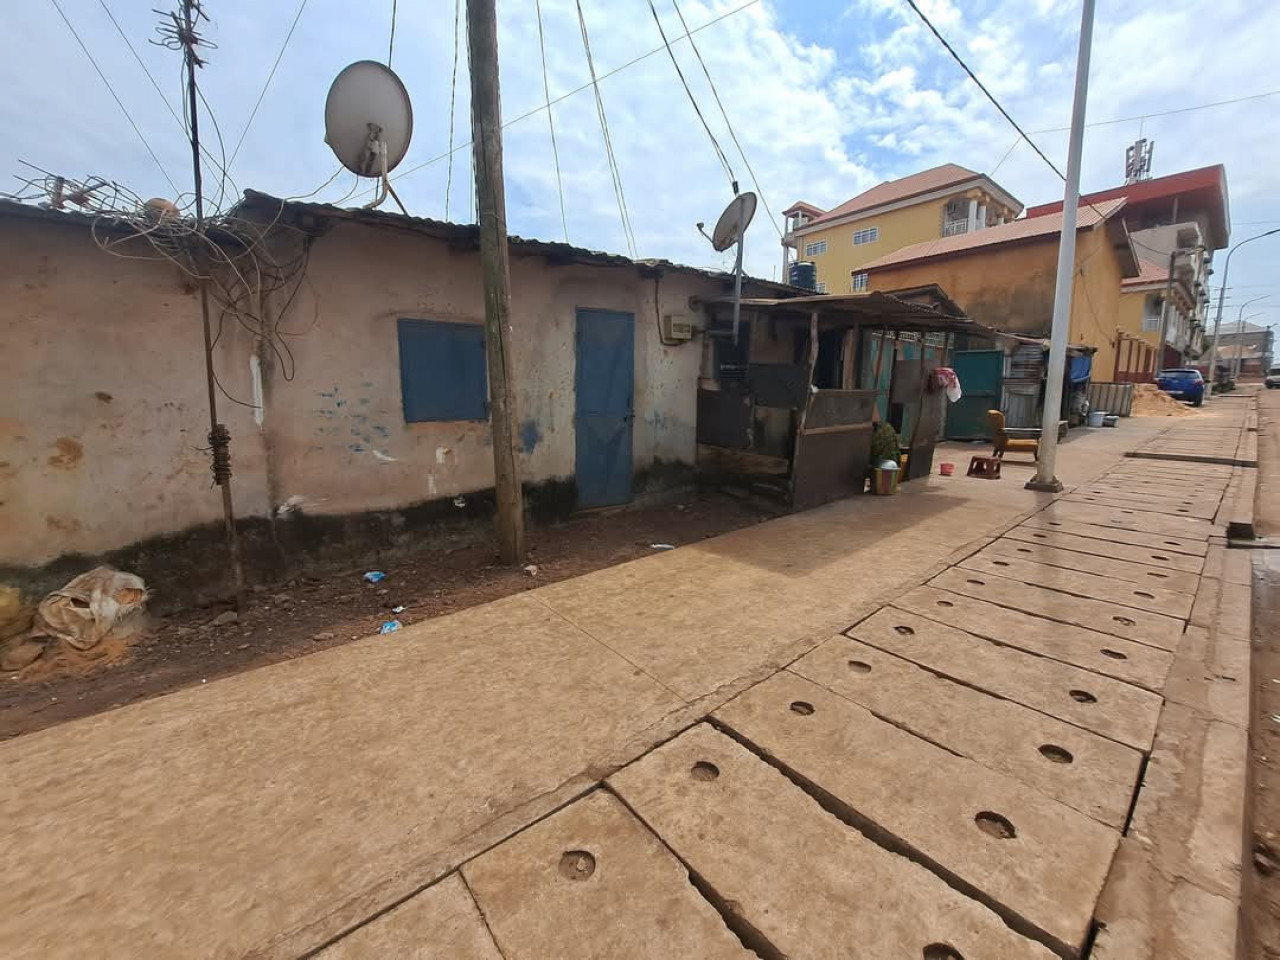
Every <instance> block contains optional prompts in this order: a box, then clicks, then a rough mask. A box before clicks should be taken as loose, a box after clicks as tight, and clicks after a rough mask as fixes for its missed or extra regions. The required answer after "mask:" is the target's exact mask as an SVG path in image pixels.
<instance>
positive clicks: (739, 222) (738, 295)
mask: <svg viewBox="0 0 1280 960" xmlns="http://www.w3.org/2000/svg"><path fill="white" fill-rule="evenodd" d="M733 186H734V191H735V193H736V192H737V187H738V185H737V184H736V183H735V184H734V185H733ZM755 215H756V195H755V194H754V193H752V192H751V191H750V190H748V191H747V192H746V193H737V195H736V196H735V197H734V198H733V199H732V200H730V201H729V205H728V206H727V207H725V208H724V213H722V214H720V219H719V220H717V221H716V228H715V229H714V230H713V231H711V235H710V236H707V232H706V231H705V230H703V229H702V224H698V232H699V233H701V234H702V235H703V236H704V237H707V239H708V240H710V241H711V246H712V247H713V248H715V250H716V251H717V252H720V253H723V252H724V251H725V250H728V249H729V248H730V247H732V246H735V245H736V246H737V251H736V254H735V256H734V263H733V342H734V344H737V342H738V318H739V316H740V315H741V311H742V238H743V235H744V234H745V233H746V232H747V227H749V226H750V225H751V218H752V217H754V216H755Z"/></svg>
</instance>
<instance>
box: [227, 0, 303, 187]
mask: <svg viewBox="0 0 1280 960" xmlns="http://www.w3.org/2000/svg"><path fill="white" fill-rule="evenodd" d="M305 9H307V0H302V2H301V3H299V4H298V12H297V13H296V14H294V16H293V23H291V24H290V25H289V32H288V33H287V34H285V37H284V43H282V44H280V52H279V53H277V54H276V62H275V63H273V64H272V65H271V72H270V73H268V74H267V82H266V83H264V84H263V85H262V92H261V93H259V94H258V99H257V101H256V102H255V103H254V105H253V109H252V110H251V111H250V112H249V119H248V120H246V121H245V124H244V129H243V130H241V131H240V139H239V140H237V141H236V148H235V149H234V150H232V151H231V160H230V161H228V163H227V166H228V167H230V166H231V165H232V164H234V163H235V162H236V157H238V156H239V155H240V148H241V147H242V146H243V145H244V138H245V137H246V136H248V134H249V128H250V127H251V126H253V120H254V118H255V117H256V116H257V115H258V108H259V107H260V106H262V98H263V97H265V96H266V95H267V90H268V89H269V88H270V87H271V81H272V80H273V79H275V75H276V70H277V69H278V68H279V66H280V61H281V60H282V59H283V58H284V52H285V50H287V49H288V47H289V41H290V40H292V39H293V31H294V30H296V29H297V28H298V21H299V20H301V19H302V11H303V10H305Z"/></svg>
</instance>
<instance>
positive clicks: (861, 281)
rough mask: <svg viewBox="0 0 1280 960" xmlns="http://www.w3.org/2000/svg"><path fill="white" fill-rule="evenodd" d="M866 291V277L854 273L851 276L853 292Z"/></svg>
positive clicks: (863, 274)
mask: <svg viewBox="0 0 1280 960" xmlns="http://www.w3.org/2000/svg"><path fill="white" fill-rule="evenodd" d="M865 289H867V275H866V274H865V273H855V274H854V275H853V292H854V293H861V292H862V291H863V290H865Z"/></svg>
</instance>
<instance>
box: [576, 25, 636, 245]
mask: <svg viewBox="0 0 1280 960" xmlns="http://www.w3.org/2000/svg"><path fill="white" fill-rule="evenodd" d="M574 5H575V6H576V7H577V8H578V26H579V27H580V28H581V29H582V49H583V50H584V51H585V52H586V55H587V69H588V70H589V71H590V72H591V87H592V89H593V90H594V91H595V95H596V114H597V115H598V116H599V118H600V135H601V137H602V138H603V139H604V152H605V158H606V160H607V161H608V163H609V173H610V174H611V175H612V177H613V194H614V197H615V198H616V199H617V201H618V215H619V217H621V218H622V233H623V236H624V237H625V238H626V241H627V250H628V252H629V253H630V254H631V257H632V259H635V256H636V237H635V234H634V233H633V232H632V230H631V215H630V214H629V213H628V212H627V197H626V194H625V193H624V192H623V190H622V174H621V172H620V171H619V170H618V158H617V157H616V156H615V155H614V152H613V138H612V137H611V136H609V118H608V117H607V116H606V115H605V110H604V97H602V96H601V95H600V81H599V78H597V76H596V64H595V59H594V58H593V57H592V56H591V38H590V37H588V36H587V18H586V17H585V16H583V13H582V0H574Z"/></svg>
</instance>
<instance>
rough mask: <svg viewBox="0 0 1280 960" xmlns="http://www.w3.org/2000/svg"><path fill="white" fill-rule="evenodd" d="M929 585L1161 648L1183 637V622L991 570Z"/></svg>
mask: <svg viewBox="0 0 1280 960" xmlns="http://www.w3.org/2000/svg"><path fill="white" fill-rule="evenodd" d="M929 584H930V585H931V586H934V587H937V588H939V589H941V590H950V591H951V592H952V593H959V594H963V595H964V596H967V597H974V598H976V599H978V600H986V601H988V602H990V603H995V604H999V605H1000V606H1002V607H1010V608H1012V609H1014V610H1022V611H1023V612H1025V613H1034V614H1035V615H1036V616H1038V617H1044V618H1046V619H1049V620H1057V621H1059V622H1060V623H1070V624H1074V625H1075V626H1077V627H1086V628H1088V629H1090V630H1097V631H1099V632H1101V633H1109V634H1111V635H1112V636H1114V637H1123V638H1124V639H1126V640H1135V641H1137V642H1138V643H1146V644H1149V645H1151V646H1153V647H1159V648H1160V649H1162V650H1173V649H1174V648H1175V647H1176V646H1177V645H1178V638H1179V637H1181V636H1182V628H1183V622H1182V621H1181V620H1179V619H1176V618H1175V617H1166V616H1163V615H1162V614H1159V613H1151V612H1150V611H1147V610H1138V609H1136V608H1134V607H1122V606H1120V605H1118V604H1115V603H1111V602H1108V601H1106V600H1091V599H1089V598H1088V597H1078V596H1073V595H1071V594H1068V593H1059V592H1058V591H1057V590H1049V589H1046V588H1045V587H1037V586H1033V585H1031V584H1029V583H1019V582H1018V581H1016V580H1007V579H1005V578H1004V577H995V576H991V575H990V574H981V575H979V574H976V573H974V572H973V571H971V570H962V569H960V568H957V567H953V568H951V569H950V570H945V571H943V572H942V573H940V574H938V576H936V577H934V578H933V579H932V580H930V581H929Z"/></svg>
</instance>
